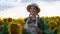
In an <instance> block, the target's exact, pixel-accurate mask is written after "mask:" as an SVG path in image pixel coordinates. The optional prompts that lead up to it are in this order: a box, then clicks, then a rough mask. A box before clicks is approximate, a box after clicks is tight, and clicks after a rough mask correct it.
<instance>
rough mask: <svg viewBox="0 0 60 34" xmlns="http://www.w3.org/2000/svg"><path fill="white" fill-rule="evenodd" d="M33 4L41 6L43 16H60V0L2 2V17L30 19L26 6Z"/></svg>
mask: <svg viewBox="0 0 60 34" xmlns="http://www.w3.org/2000/svg"><path fill="white" fill-rule="evenodd" d="M31 3H37V4H38V5H39V7H40V8H41V13H39V15H41V16H60V0H0V17H13V18H18V17H28V14H29V13H28V12H27V11H26V6H27V5H29V4H31ZM20 9H21V10H20ZM25 11H26V12H25Z"/></svg>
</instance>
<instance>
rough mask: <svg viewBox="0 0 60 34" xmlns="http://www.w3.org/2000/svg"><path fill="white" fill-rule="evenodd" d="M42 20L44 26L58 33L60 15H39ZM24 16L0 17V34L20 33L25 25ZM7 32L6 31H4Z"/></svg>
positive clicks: (59, 32) (59, 30) (59, 33)
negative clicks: (15, 17) (16, 17)
mask: <svg viewBox="0 0 60 34" xmlns="http://www.w3.org/2000/svg"><path fill="white" fill-rule="evenodd" d="M40 18H42V19H43V20H44V24H45V27H47V28H48V29H49V30H47V31H46V32H49V31H51V30H53V31H54V30H57V32H58V33H57V34H60V17H59V16H52V17H48V16H46V17H44V16H42V17H40ZM24 19H25V18H18V19H14V18H10V17H9V18H0V34H22V29H23V27H24V25H25V21H24ZM6 32H7V33H6Z"/></svg>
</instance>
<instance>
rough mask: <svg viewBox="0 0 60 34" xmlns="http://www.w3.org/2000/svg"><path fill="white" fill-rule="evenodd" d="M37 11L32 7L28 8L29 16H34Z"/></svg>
mask: <svg viewBox="0 0 60 34" xmlns="http://www.w3.org/2000/svg"><path fill="white" fill-rule="evenodd" d="M36 11H37V9H36V8H35V7H34V6H32V7H31V8H30V14H31V15H34V14H36V13H37V12H36Z"/></svg>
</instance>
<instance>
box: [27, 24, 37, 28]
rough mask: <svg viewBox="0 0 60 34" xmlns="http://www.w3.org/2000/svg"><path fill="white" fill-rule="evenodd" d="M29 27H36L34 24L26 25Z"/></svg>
mask: <svg viewBox="0 0 60 34" xmlns="http://www.w3.org/2000/svg"><path fill="white" fill-rule="evenodd" d="M28 26H29V27H34V28H35V27H37V26H36V25H35V24H34V23H31V24H28Z"/></svg>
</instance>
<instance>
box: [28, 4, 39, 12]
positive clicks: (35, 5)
mask: <svg viewBox="0 0 60 34" xmlns="http://www.w3.org/2000/svg"><path fill="white" fill-rule="evenodd" d="M31 6H33V7H35V8H36V9H37V13H39V12H40V8H39V7H38V5H37V4H36V3H32V4H30V5H28V6H27V11H28V12H29V10H30V8H31Z"/></svg>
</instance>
